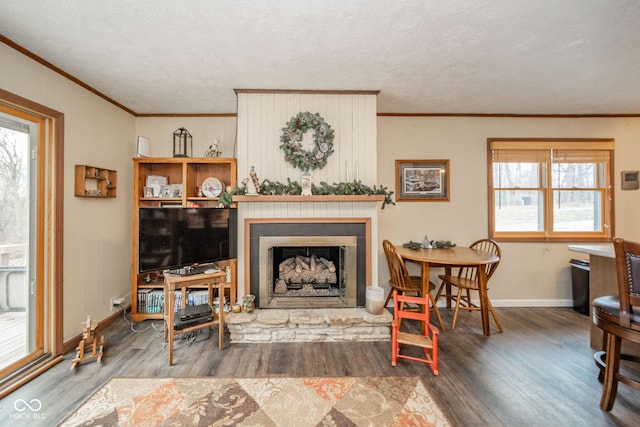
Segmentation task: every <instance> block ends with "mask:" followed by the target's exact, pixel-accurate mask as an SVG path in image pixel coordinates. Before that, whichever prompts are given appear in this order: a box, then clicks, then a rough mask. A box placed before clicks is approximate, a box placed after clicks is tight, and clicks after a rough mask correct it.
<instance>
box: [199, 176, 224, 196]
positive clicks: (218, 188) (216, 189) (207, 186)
mask: <svg viewBox="0 0 640 427" xmlns="http://www.w3.org/2000/svg"><path fill="white" fill-rule="evenodd" d="M221 193H222V182H220V180H219V179H218V178H215V177H213V176H210V177H209V178H207V179H205V180H204V181H203V182H202V194H204V195H205V197H218V196H219V195H220V194H221Z"/></svg>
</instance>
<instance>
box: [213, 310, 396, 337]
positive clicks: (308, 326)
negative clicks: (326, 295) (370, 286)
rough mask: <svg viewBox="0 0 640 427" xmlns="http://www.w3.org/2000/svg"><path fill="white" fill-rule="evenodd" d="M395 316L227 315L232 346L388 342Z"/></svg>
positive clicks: (313, 313) (308, 312) (288, 312)
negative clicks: (323, 342)
mask: <svg viewBox="0 0 640 427" xmlns="http://www.w3.org/2000/svg"><path fill="white" fill-rule="evenodd" d="M391 320H392V316H391V313H389V312H388V311H387V310H385V311H383V313H382V314H380V315H373V314H370V313H368V312H367V311H366V310H365V309H364V308H328V309H288V310H286V309H262V310H261V309H255V310H254V311H253V313H250V314H249V313H228V314H227V315H226V316H225V319H224V323H225V325H226V326H227V328H228V329H229V332H230V335H231V342H232V343H266V342H322V341H325V342H339V341H389V340H390V339H391V327H390V325H391Z"/></svg>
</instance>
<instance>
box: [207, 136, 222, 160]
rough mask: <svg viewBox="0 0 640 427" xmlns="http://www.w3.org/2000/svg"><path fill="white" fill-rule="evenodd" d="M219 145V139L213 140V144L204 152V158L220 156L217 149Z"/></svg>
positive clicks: (220, 152)
mask: <svg viewBox="0 0 640 427" xmlns="http://www.w3.org/2000/svg"><path fill="white" fill-rule="evenodd" d="M219 145H220V137H219V136H216V139H214V140H213V144H211V145H210V146H209V149H208V150H207V151H205V152H204V156H205V157H220V156H221V155H222V151H220V148H219Z"/></svg>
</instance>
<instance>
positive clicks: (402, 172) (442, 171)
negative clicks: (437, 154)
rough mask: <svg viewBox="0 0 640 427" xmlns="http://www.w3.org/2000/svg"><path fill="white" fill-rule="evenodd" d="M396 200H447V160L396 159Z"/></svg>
mask: <svg viewBox="0 0 640 427" xmlns="http://www.w3.org/2000/svg"><path fill="white" fill-rule="evenodd" d="M396 201H397V202H448V201H449V160H396Z"/></svg>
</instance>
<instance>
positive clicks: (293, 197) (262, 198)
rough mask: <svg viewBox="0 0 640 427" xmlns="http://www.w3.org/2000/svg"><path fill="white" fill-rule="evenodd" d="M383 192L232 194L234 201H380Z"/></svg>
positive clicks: (382, 197)
mask: <svg viewBox="0 0 640 427" xmlns="http://www.w3.org/2000/svg"><path fill="white" fill-rule="evenodd" d="M383 200H384V195H383V194H376V195H372V196H368V195H335V194H331V195H324V196H300V195H291V196H233V201H234V202H381V201H383Z"/></svg>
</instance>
